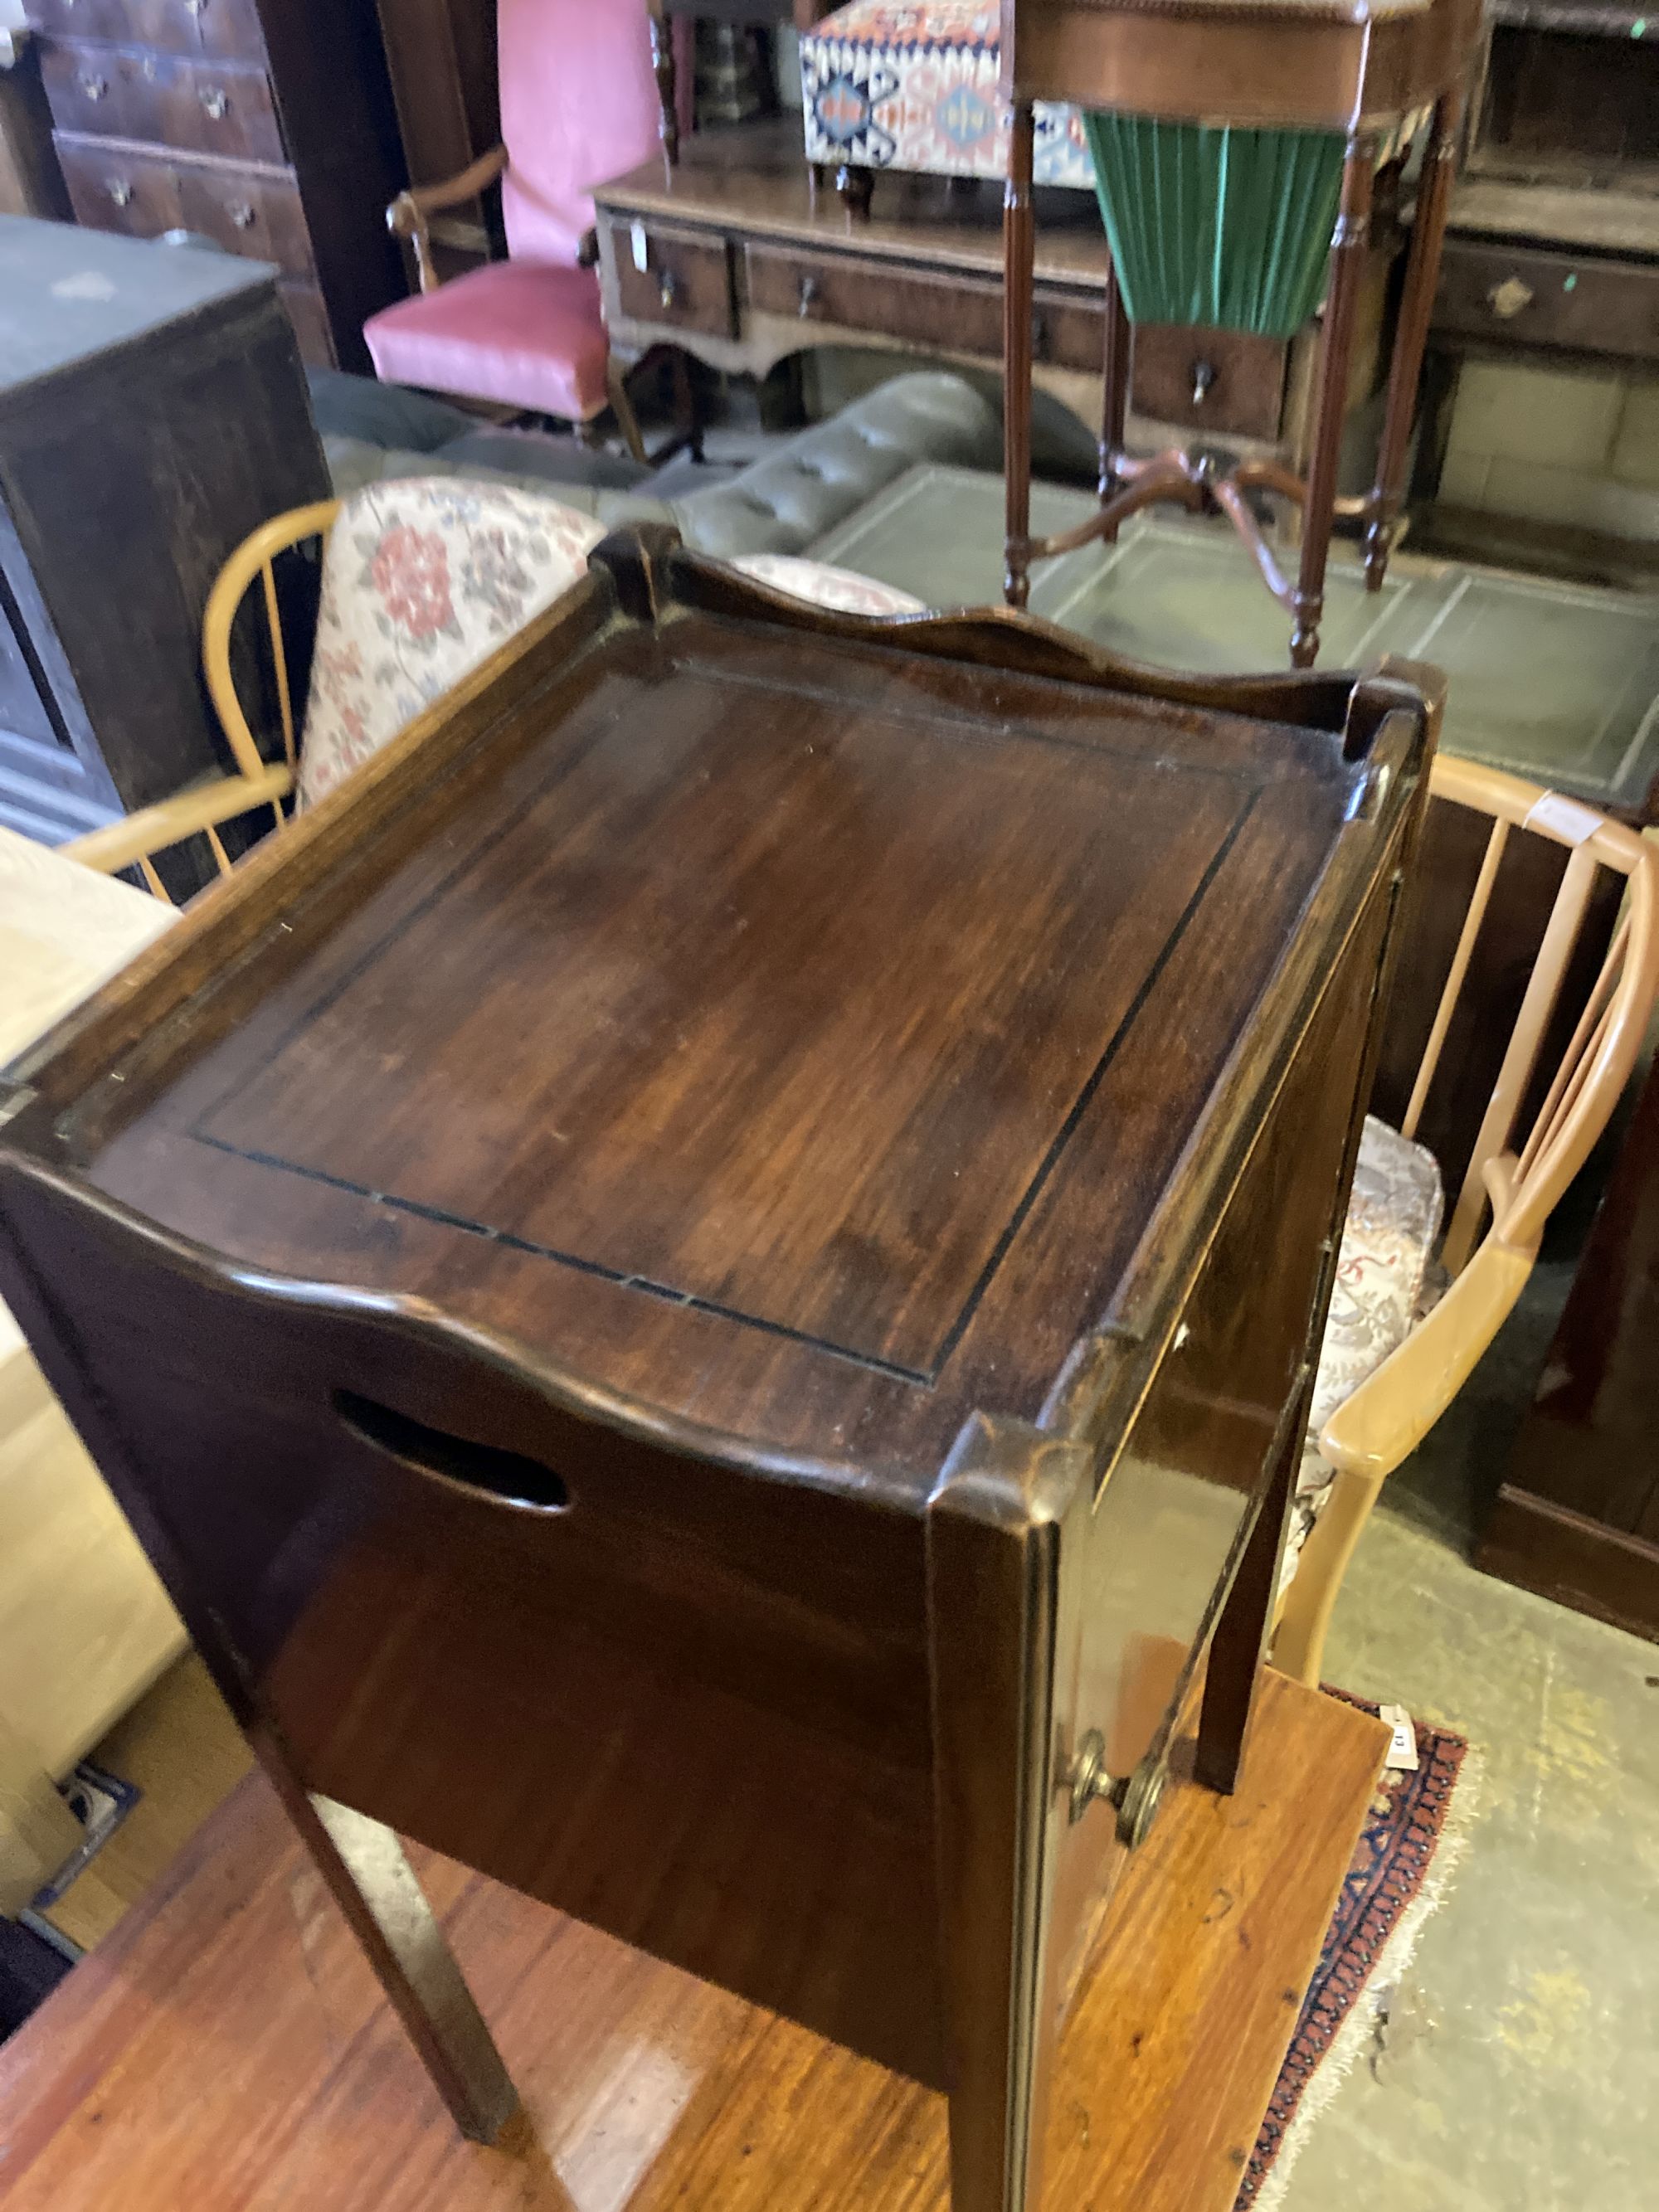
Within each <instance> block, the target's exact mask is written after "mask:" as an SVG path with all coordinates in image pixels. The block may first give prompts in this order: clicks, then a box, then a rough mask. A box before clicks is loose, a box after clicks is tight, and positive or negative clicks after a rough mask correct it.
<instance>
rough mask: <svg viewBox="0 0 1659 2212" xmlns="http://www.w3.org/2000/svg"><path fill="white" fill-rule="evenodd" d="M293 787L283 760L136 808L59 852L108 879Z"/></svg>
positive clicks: (285, 795) (291, 775) (277, 798)
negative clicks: (272, 765)
mask: <svg viewBox="0 0 1659 2212" xmlns="http://www.w3.org/2000/svg"><path fill="white" fill-rule="evenodd" d="M293 789H294V771H293V770H292V769H290V768H289V765H288V763H287V762H286V761H278V762H277V763H276V765H275V766H274V767H270V768H265V769H261V771H260V773H259V774H258V775H227V776H221V777H220V778H219V779H218V780H217V781H216V782H213V783H203V784H197V785H195V786H194V787H192V788H191V790H189V791H181V792H178V793H175V794H174V796H173V798H171V799H158V800H157V802H156V804H155V805H154V806H141V807H140V808H139V809H138V811H137V813H135V814H129V815H127V816H126V817H125V819H124V820H122V821H120V822H112V823H110V825H109V827H108V828H107V829H94V830H92V831H91V832H90V833H89V834H88V836H84V837H77V838H76V839H74V841H73V842H71V843H70V844H67V845H64V846H61V847H60V848H58V849H59V850H60V851H61V852H62V853H64V854H65V855H66V857H67V858H68V859H70V860H78V861H79V862H80V863H81V865H82V867H86V868H95V869H97V871H98V872H99V873H100V875H105V876H112V875H114V874H116V873H117V872H118V871H119V870H120V869H122V868H131V867H132V866H135V865H137V864H139V863H142V862H143V861H145V860H149V859H150V858H151V856H152V855H153V854H156V853H160V852H164V851H165V850H166V849H167V847H168V846H169V845H177V844H179V843H180V842H182V841H183V840H184V839H185V838H186V837H194V836H197V835H198V834H200V833H201V832H203V831H205V830H210V829H216V828H217V826H218V824H219V823H222V822H234V820H235V819H236V817H238V816H239V815H242V814H248V813H251V812H252V811H253V809H254V808H255V807H256V806H270V807H272V808H275V807H276V806H277V805H279V803H280V802H281V801H282V800H283V799H287V798H288V797H289V794H290V793H292V791H293Z"/></svg>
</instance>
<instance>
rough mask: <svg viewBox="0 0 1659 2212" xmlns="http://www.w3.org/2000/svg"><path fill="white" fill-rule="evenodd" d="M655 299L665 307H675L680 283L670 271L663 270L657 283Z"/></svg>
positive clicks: (678, 298)
mask: <svg viewBox="0 0 1659 2212" xmlns="http://www.w3.org/2000/svg"><path fill="white" fill-rule="evenodd" d="M657 297H658V298H659V300H660V301H662V304H663V306H664V307H678V305H679V300H680V283H679V279H678V276H675V274H674V272H673V270H671V269H665V270H663V272H662V275H661V276H660V277H659V279H658V283H657Z"/></svg>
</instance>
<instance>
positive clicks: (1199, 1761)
mask: <svg viewBox="0 0 1659 2212" xmlns="http://www.w3.org/2000/svg"><path fill="white" fill-rule="evenodd" d="M1312 1396H1313V1370H1312V1368H1311V1366H1309V1367H1308V1368H1307V1369H1306V1370H1304V1375H1303V1379H1302V1387H1301V1388H1300V1389H1298V1390H1297V1394H1296V1398H1295V1401H1294V1403H1293V1405H1292V1407H1291V1418H1290V1419H1289V1420H1288V1421H1287V1423H1286V1426H1285V1433H1284V1435H1283V1436H1282V1437H1281V1438H1280V1440H1279V1456H1278V1459H1277V1461H1276V1462H1274V1466H1273V1476H1272V1480H1270V1482H1269V1484H1268V1486H1267V1496H1266V1497H1265V1498H1263V1499H1262V1501H1261V1510H1260V1512H1258V1514H1257V1515H1256V1517H1255V1527H1254V1528H1252V1529H1251V1531H1250V1534H1249V1541H1248V1542H1247V1543H1246V1545H1245V1547H1244V1556H1243V1559H1241V1560H1240V1561H1239V1563H1238V1571H1237V1574H1236V1575H1235V1576H1234V1577H1233V1586H1232V1589H1231V1590H1230V1591H1229V1592H1228V1594H1227V1602H1226V1604H1225V1606H1224V1607H1222V1610H1221V1618H1220V1620H1218V1622H1217V1623H1216V1630H1215V1634H1214V1635H1213V1637H1212V1638H1211V1639H1210V1656H1209V1663H1208V1665H1207V1667H1206V1670H1205V1675H1204V1703H1203V1706H1202V1708H1201V1710H1200V1714H1199V1722H1198V1744H1197V1747H1196V1750H1195V1753H1194V1760H1193V1772H1194V1776H1195V1778H1197V1780H1199V1781H1200V1782H1201V1783H1202V1784H1204V1786H1205V1788H1206V1790H1216V1791H1218V1793H1219V1794H1220V1795H1221V1796H1224V1797H1230V1796H1231V1795H1232V1793H1233V1791H1234V1790H1236V1789H1237V1786H1238V1772H1239V1768H1240V1767H1241V1766H1242V1765H1243V1760H1244V1747H1245V1743H1246V1741H1248V1739H1249V1732H1250V1716H1251V1714H1252V1713H1253V1712H1254V1711H1255V1693H1256V1690H1257V1687H1258V1686H1259V1684H1260V1682H1261V1668H1262V1663H1263V1662H1264V1660H1265V1659H1266V1657H1267V1638H1268V1634H1269V1632H1270V1631H1271V1629H1272V1626H1273V1599H1274V1597H1275V1596H1276V1595H1277V1594H1278V1589H1279V1560H1280V1559H1281V1557H1282V1556H1283V1553H1284V1548H1285V1522H1286V1520H1287V1518H1288V1516H1289V1512H1290V1504H1291V1492H1292V1491H1293V1490H1294V1489H1295V1487H1296V1478H1297V1469H1298V1468H1300V1467H1301V1464H1302V1441H1303V1437H1304V1435H1305V1434H1306V1431H1307V1425H1308V1407H1309V1404H1310V1401H1311V1399H1312Z"/></svg>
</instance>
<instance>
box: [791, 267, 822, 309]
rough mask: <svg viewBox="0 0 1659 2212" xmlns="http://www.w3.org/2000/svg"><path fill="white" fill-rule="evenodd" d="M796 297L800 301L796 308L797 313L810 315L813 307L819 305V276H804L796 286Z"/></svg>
mask: <svg viewBox="0 0 1659 2212" xmlns="http://www.w3.org/2000/svg"><path fill="white" fill-rule="evenodd" d="M795 298H796V301H797V303H798V304H797V306H796V309H795V312H796V313H797V314H799V315H810V314H811V312H812V310H813V308H814V307H816V306H817V301H818V280H817V277H816V276H803V277H802V278H801V280H800V283H799V285H798V286H797V287H796V289H795Z"/></svg>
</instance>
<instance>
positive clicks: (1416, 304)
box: [1365, 92, 1459, 592]
mask: <svg viewBox="0 0 1659 2212" xmlns="http://www.w3.org/2000/svg"><path fill="white" fill-rule="evenodd" d="M1458 101H1459V95H1458V94H1455V93H1450V92H1448V93H1443V94H1442V95H1441V97H1440V98H1439V100H1437V101H1436V103H1435V109H1434V119H1433V121H1432V122H1431V124H1430V125H1429V140H1428V144H1427V146H1426V147H1425V149H1424V154H1423V173H1422V176H1421V178H1420V179H1419V183H1418V187H1417V215H1416V218H1415V220H1414V221H1413V224H1412V240H1411V245H1410V246H1409V248H1408V249H1407V257H1406V283H1405V289H1404V291H1403V293H1402V294H1401V301H1400V326H1399V328H1398V330H1397V331H1395V343H1394V360H1393V362H1392V363H1391V365H1390V367H1389V398H1388V408H1387V411H1386V413H1385V415H1384V416H1383V442H1382V444H1381V446H1380V447H1379V448H1378V450H1377V456H1376V485H1375V487H1374V489H1372V492H1371V511H1370V521H1369V523H1368V524H1367V526H1366V529H1365V589H1366V590H1367V591H1368V592H1380V591H1381V590H1382V588H1383V576H1384V575H1385V574H1387V571H1388V566H1389V541H1390V538H1391V537H1392V534H1393V531H1394V526H1395V522H1396V521H1397V520H1399V516H1400V510H1401V503H1402V500H1403V495H1404V489H1405V474H1406V448H1407V445H1408V444H1409V442H1410V440H1411V431H1412V416H1413V410H1414V407H1415V404H1416V400H1417V386H1418V379H1419V376H1420V374H1421V373H1422V368H1423V349H1424V348H1425V346H1426V344H1427V343H1428V338H1429V322H1430V319H1431V316H1432V315H1433V313H1434V295H1435V287H1436V285H1437V283H1438V282H1439V277H1440V248H1441V245H1442V243H1443V240H1444V238H1445V235H1446V210H1447V208H1448V206H1449V203H1450V200H1451V188H1452V171H1453V167H1454V165H1455V161H1456V155H1457V122H1458V115H1459V106H1458Z"/></svg>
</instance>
